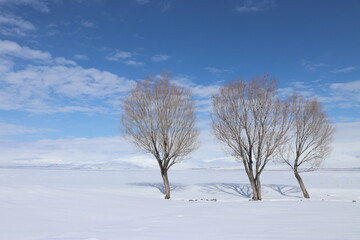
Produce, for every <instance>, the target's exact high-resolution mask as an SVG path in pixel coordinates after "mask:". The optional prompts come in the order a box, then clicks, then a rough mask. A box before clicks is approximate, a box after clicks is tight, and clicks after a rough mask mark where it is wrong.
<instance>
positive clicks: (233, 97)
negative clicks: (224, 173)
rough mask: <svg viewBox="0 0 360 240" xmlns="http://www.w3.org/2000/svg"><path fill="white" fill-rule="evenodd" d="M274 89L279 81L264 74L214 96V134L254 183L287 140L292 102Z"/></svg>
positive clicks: (229, 86)
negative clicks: (279, 97)
mask: <svg viewBox="0 0 360 240" xmlns="http://www.w3.org/2000/svg"><path fill="white" fill-rule="evenodd" d="M275 90H276V81H274V80H270V79H269V78H268V76H266V75H265V76H262V77H259V78H255V79H253V80H251V81H250V82H248V83H245V82H243V81H240V80H239V81H237V82H232V83H229V84H227V85H225V86H224V87H222V88H221V89H220V93H219V94H218V95H215V96H214V97H213V118H212V127H213V130H214V134H215V136H216V137H217V138H218V139H219V140H220V142H222V143H223V144H225V146H227V148H228V150H229V152H230V153H231V155H233V156H234V157H235V158H236V159H237V160H238V161H240V162H243V164H244V167H245V170H246V173H247V175H248V177H249V180H250V182H251V183H252V185H256V183H255V182H258V183H259V184H260V180H259V178H260V174H261V172H262V171H263V170H264V168H265V166H266V164H267V163H268V162H269V161H270V160H271V159H272V158H273V157H274V156H275V155H276V154H277V153H278V149H279V146H281V145H283V144H284V143H285V142H286V141H287V132H288V130H289V128H290V115H291V114H290V104H289V103H288V102H283V101H280V100H279V99H278V98H277V97H276V96H275ZM254 188H255V189H253V192H254V191H258V193H257V194H258V195H259V196H258V197H256V196H253V198H254V199H255V200H259V199H261V193H260V192H259V189H260V186H258V187H254ZM254 194H256V193H254ZM256 198H257V199H256Z"/></svg>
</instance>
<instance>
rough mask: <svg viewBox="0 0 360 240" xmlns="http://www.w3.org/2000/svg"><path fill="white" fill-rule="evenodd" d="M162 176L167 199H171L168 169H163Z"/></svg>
mask: <svg viewBox="0 0 360 240" xmlns="http://www.w3.org/2000/svg"><path fill="white" fill-rule="evenodd" d="M161 177H162V179H163V182H164V190H165V199H170V184H169V178H168V175H167V169H161Z"/></svg>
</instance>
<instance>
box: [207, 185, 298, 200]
mask: <svg viewBox="0 0 360 240" xmlns="http://www.w3.org/2000/svg"><path fill="white" fill-rule="evenodd" d="M201 186H202V187H204V188H205V190H206V191H208V192H222V193H227V194H230V195H233V196H240V197H244V198H251V197H252V188H251V185H250V184H238V183H210V184H203V185H201ZM262 186H263V191H266V188H271V189H272V190H274V191H275V192H277V193H279V194H281V195H283V196H286V197H294V198H301V196H296V195H297V194H298V193H301V191H300V188H299V187H295V186H290V185H281V184H265V185H262Z"/></svg>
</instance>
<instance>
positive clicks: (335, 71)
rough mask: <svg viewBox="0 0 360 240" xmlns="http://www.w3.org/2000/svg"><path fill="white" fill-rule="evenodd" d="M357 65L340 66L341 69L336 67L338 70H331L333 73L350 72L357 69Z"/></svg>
mask: <svg viewBox="0 0 360 240" xmlns="http://www.w3.org/2000/svg"><path fill="white" fill-rule="evenodd" d="M356 69H357V67H353V66H351V67H344V68H340V69H336V70H333V71H331V72H332V73H349V72H352V71H354V70H356Z"/></svg>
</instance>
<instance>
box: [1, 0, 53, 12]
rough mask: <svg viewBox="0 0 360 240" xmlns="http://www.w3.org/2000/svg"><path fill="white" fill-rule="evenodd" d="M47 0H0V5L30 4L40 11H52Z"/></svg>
mask: <svg viewBox="0 0 360 240" xmlns="http://www.w3.org/2000/svg"><path fill="white" fill-rule="evenodd" d="M48 3H49V1H47V0H0V5H17V6H21V5H22V6H29V7H32V8H33V9H35V10H37V11H40V12H46V13H48V12H50V9H49V6H48Z"/></svg>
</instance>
